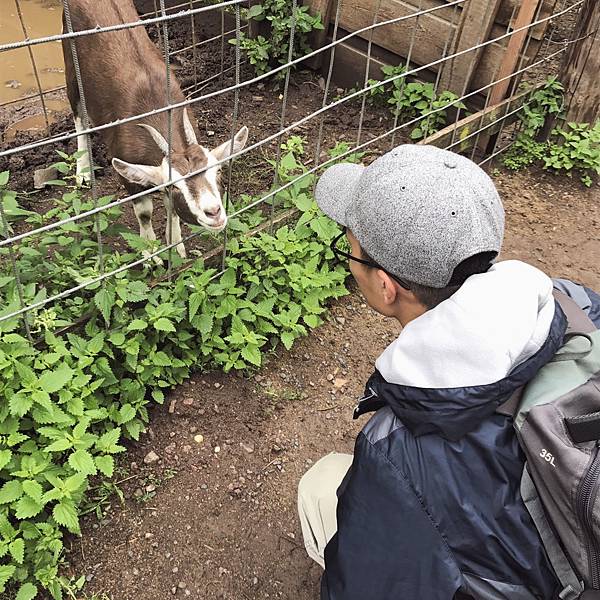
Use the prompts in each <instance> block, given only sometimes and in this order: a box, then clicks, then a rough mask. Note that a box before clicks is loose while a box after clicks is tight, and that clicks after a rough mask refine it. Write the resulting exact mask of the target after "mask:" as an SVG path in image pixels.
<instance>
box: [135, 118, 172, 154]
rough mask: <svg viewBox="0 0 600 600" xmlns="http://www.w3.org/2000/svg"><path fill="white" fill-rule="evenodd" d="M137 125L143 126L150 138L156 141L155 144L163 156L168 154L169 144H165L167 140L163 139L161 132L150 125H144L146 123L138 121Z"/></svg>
mask: <svg viewBox="0 0 600 600" xmlns="http://www.w3.org/2000/svg"><path fill="white" fill-rule="evenodd" d="M138 125H139V126H140V127H143V128H144V129H145V130H146V131H147V132H148V133H149V134H150V135H151V136H152V139H153V140H154V141H155V142H156V145H157V146H158V147H159V148H160V149H161V151H162V153H163V154H164V155H165V156H168V154H169V144H167V140H165V138H164V137H163V136H162V134H161V133H159V131H158V130H157V129H155V128H154V127H152V125H146V123H138Z"/></svg>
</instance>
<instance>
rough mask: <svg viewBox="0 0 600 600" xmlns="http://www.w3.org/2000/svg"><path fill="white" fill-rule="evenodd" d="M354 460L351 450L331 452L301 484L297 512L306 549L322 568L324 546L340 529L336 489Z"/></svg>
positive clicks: (312, 468)
mask: <svg viewBox="0 0 600 600" xmlns="http://www.w3.org/2000/svg"><path fill="white" fill-rule="evenodd" d="M351 464H352V455H351V454H337V453H332V454H328V455H327V456H324V457H323V458H322V459H321V460H319V461H318V462H317V463H315V464H314V465H313V466H312V467H311V468H310V469H309V470H308V471H307V472H306V473H305V474H304V476H303V477H302V479H301V480H300V484H299V485H298V514H299V515H300V525H301V526H302V535H303V536H304V545H305V546H306V552H308V555H309V556H310V557H311V558H312V559H313V560H314V561H316V562H318V563H319V564H320V565H321V566H322V567H323V568H325V559H324V556H325V546H327V542H329V540H330V539H331V538H332V537H333V535H334V534H335V532H336V531H337V519H336V508H337V495H336V492H337V489H338V487H339V486H340V484H341V483H342V479H343V478H344V475H346V472H347V471H348V469H349V468H350V465H351Z"/></svg>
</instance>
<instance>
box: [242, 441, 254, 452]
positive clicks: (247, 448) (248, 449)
mask: <svg viewBox="0 0 600 600" xmlns="http://www.w3.org/2000/svg"><path fill="white" fill-rule="evenodd" d="M240 446H241V447H242V448H243V449H244V450H245V451H246V452H247V453H248V454H252V453H253V452H254V444H246V443H244V442H240Z"/></svg>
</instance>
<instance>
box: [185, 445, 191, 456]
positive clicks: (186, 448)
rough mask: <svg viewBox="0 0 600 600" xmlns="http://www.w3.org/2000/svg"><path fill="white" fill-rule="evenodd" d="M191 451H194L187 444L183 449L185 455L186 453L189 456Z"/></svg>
mask: <svg viewBox="0 0 600 600" xmlns="http://www.w3.org/2000/svg"><path fill="white" fill-rule="evenodd" d="M191 450H192V447H191V446H190V445H189V444H186V445H185V446H184V447H183V453H184V454H189V453H190V451H191Z"/></svg>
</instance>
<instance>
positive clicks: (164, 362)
mask: <svg viewBox="0 0 600 600" xmlns="http://www.w3.org/2000/svg"><path fill="white" fill-rule="evenodd" d="M152 362H153V363H154V364H155V365H157V366H158V367H169V366H171V364H172V361H171V359H170V358H169V357H168V356H167V355H166V354H165V353H164V352H162V351H160V352H156V353H155V354H154V355H153V356H152Z"/></svg>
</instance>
